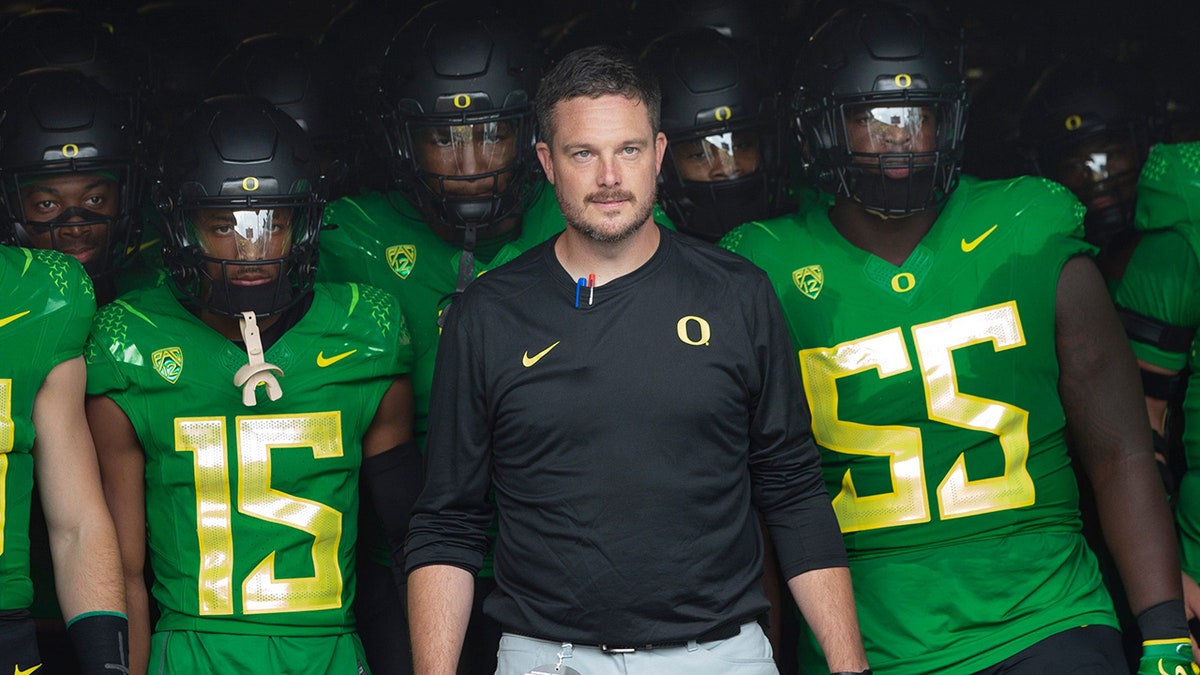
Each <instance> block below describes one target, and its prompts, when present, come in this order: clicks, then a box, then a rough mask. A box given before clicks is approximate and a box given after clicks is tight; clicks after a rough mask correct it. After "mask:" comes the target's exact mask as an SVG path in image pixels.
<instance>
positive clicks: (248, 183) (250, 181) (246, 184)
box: [242, 176, 258, 192]
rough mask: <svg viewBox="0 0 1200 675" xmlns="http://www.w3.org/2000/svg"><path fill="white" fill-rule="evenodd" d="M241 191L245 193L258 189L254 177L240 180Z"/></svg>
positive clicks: (256, 180)
mask: <svg viewBox="0 0 1200 675" xmlns="http://www.w3.org/2000/svg"><path fill="white" fill-rule="evenodd" d="M242 189H243V190H245V191H246V192H254V191H255V190H257V189H258V179H257V178H255V177H254V176H246V177H245V178H243V179H242Z"/></svg>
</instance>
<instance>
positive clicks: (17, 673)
mask: <svg viewBox="0 0 1200 675" xmlns="http://www.w3.org/2000/svg"><path fill="white" fill-rule="evenodd" d="M41 667H42V664H40V663H39V664H37V665H36V666H34V667H32V668H29V669H26V670H21V669H20V668H19V667H17V664H15V663H14V664H13V675H29V674H30V673H32V672H33V671H35V670H37V669H38V668H41Z"/></svg>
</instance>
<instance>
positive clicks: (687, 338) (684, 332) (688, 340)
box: [675, 316, 712, 347]
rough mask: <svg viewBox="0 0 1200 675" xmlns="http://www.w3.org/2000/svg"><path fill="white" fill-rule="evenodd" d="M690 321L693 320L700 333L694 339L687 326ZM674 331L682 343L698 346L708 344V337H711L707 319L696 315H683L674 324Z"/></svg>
mask: <svg viewBox="0 0 1200 675" xmlns="http://www.w3.org/2000/svg"><path fill="white" fill-rule="evenodd" d="M692 322H695V323H696V326H697V327H698V328H699V329H700V335H698V336H697V337H696V339H692V336H691V335H690V334H689V333H690V332H689V331H688V326H689V325H690V324H691V323H692ZM675 333H676V334H677V335H678V336H679V341H680V342H682V343H683V344H685V345H692V346H693V347H700V346H707V345H708V339H709V338H710V337H712V328H711V327H710V326H709V325H708V322H707V321H705V320H704V319H701V318H700V317H698V316H685V317H683V318H682V319H680V320H679V321H678V322H677V323H676V324H675Z"/></svg>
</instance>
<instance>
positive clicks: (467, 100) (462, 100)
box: [454, 94, 471, 108]
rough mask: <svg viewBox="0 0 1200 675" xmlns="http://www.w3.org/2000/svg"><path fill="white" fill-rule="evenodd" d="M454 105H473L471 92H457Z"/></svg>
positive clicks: (466, 106)
mask: <svg viewBox="0 0 1200 675" xmlns="http://www.w3.org/2000/svg"><path fill="white" fill-rule="evenodd" d="M454 107H455V108H470V107H471V95H470V94H455V95H454Z"/></svg>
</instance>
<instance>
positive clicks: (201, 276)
mask: <svg viewBox="0 0 1200 675" xmlns="http://www.w3.org/2000/svg"><path fill="white" fill-rule="evenodd" d="M160 173H161V178H160V181H159V186H158V195H157V199H156V203H157V204H158V205H159V209H160V212H161V216H162V218H163V220H164V223H165V231H166V235H167V239H166V242H165V243H164V248H163V258H164V261H165V262H166V264H167V265H168V268H169V269H170V271H171V274H172V276H173V278H174V280H175V286H177V288H176V289H172V288H169V287H167V286H165V285H164V286H160V287H157V288H151V289H144V290H137V291H134V292H131V293H129V294H126V295H124V296H122V298H120V299H119V300H118V301H117V302H115V303H112V304H110V305H108V306H107V307H105V308H104V310H103V311H101V312H100V313H99V314H98V315H97V318H96V321H95V323H94V325H93V328H92V335H91V339H90V342H89V347H88V354H87V356H88V370H89V378H88V388H89V389H88V391H89V394H91V396H90V397H89V399H88V419H89V422H90V423H91V425H92V431H93V434H94V436H95V438H96V444H97V447H98V452H99V453H100V458H101V469H102V472H103V478H104V486H105V487H104V489H105V495H106V497H107V498H108V502H109V504H110V506H111V508H112V510H113V512H114V513H115V514H116V515H115V518H114V519H115V520H116V522H117V529H118V535H119V539H120V545H121V552H122V560H123V562H124V567H125V578H126V582H127V587H128V597H129V606H130V608H131V609H130V617H131V622H130V630H131V637H132V650H131V651H132V652H133V654H132V657H133V666H134V669H135V670H136V671H138V672H141V671H142V669H144V668H145V667H146V663H147V660H148V659H149V661H150V663H151V665H152V666H153V671H154V672H180V673H196V672H297V673H301V672H303V673H325V672H358V670H356V669H360V668H363V667H364V657H363V651H362V645H361V643H360V642H359V639H358V637H357V635H356V634H355V632H354V617H353V613H352V612H351V602H352V600H353V595H354V587H355V576H354V549H355V542H356V539H357V522H358V521H357V512H358V503H359V498H358V493H359V490H358V487H359V482H360V470H361V480H362V481H363V482H364V483H365V484H366V485H367V486H368V488H369V489H368V493H369V494H370V496H371V497H372V499H373V500H375V501H374V503H375V505H376V510H377V511H378V513H379V514H380V519H381V521H382V522H383V523H384V526H385V527H386V528H390V527H397V528H400V529H399V530H398V534H397V536H402V535H403V530H404V529H405V528H406V527H407V509H408V502H409V501H411V499H415V496H416V491H417V490H418V489H419V487H420V475H421V474H420V471H421V463H420V455H419V453H418V452H417V450H416V447H415V445H414V444H413V443H412V431H411V421H412V411H411V409H412V393H411V386H410V384H409V381H408V378H407V376H406V373H407V371H408V368H409V362H410V360H411V346H410V344H409V337H408V332H407V329H406V327H405V324H404V319H403V316H402V315H401V314H400V311H399V308H398V307H397V306H396V303H395V300H394V299H393V298H391V296H389V295H387V294H386V293H384V292H382V291H380V290H377V289H375V288H373V287H370V286H365V285H359V284H330V283H314V265H315V264H316V256H317V246H318V242H317V239H318V232H319V230H320V221H321V211H322V207H323V201H322V197H321V192H320V184H321V177H320V174H319V171H318V164H317V157H316V153H315V151H314V149H313V147H312V144H311V142H310V141H309V139H308V138H307V136H306V135H305V134H304V132H303V130H302V129H301V128H300V127H299V125H298V124H296V122H295V121H293V120H292V119H291V118H289V117H288V116H287V115H285V114H284V113H282V112H281V111H279V110H278V109H276V108H275V107H274V106H272V105H270V104H269V103H267V102H266V101H263V100H261V99H256V98H250V97H242V96H223V97H216V98H212V99H208V100H206V101H205V102H204V103H202V104H201V105H200V107H199V108H197V109H196V111H195V112H193V113H192V114H191V116H189V117H188V118H187V119H186V120H185V121H183V122H181V124H180V126H179V127H177V129H176V130H175V132H174V133H173V134H172V136H171V138H170V139H169V141H168V143H167V145H166V147H165V151H164V155H163V160H162V165H161V167H160ZM381 486H382V487H381ZM147 545H148V550H149V551H150V561H149V562H150V564H151V565H152V568H153V570H154V574H155V578H156V581H155V585H154V587H153V589H152V593H153V598H154V601H155V602H157V605H158V608H159V610H160V614H161V617H160V618H159V620H158V623H157V625H156V626H155V627H154V633H153V636H152V637H151V635H150V633H151V627H150V626H149V620H148V617H149V600H148V597H147V589H146V588H145V585H144V583H142V578H143V577H142V571H143V567H144V564H145V562H146V561H145V552H146V551H147ZM152 646H153V648H151V647H152ZM151 655H152V656H151Z"/></svg>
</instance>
